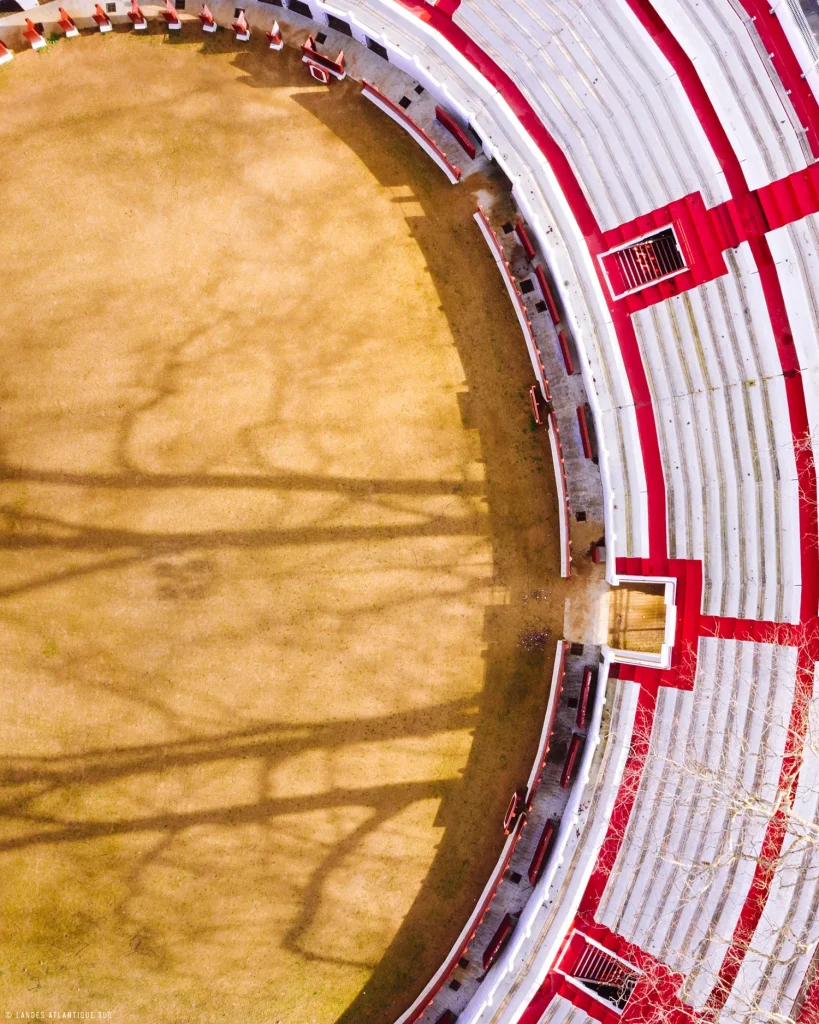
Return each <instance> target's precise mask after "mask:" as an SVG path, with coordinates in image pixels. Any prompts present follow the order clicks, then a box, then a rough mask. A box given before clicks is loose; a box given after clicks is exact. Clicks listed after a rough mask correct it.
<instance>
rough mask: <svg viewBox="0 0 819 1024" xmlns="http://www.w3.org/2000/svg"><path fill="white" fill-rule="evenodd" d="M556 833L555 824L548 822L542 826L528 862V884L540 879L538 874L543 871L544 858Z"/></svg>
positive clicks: (533, 883)
mask: <svg viewBox="0 0 819 1024" xmlns="http://www.w3.org/2000/svg"><path fill="white" fill-rule="evenodd" d="M556 831H557V822H554V821H552V820H551V819H549V821H547V822H546V824H545V825H544V826H543V831H542V832H541V833H540V839H538V841H537V846H536V847H535V852H534V853H533V854H532V859H531V861H530V862H529V884H530V885H535V884H536V883H537V880H538V878H540V872H541V871H542V870H543V865H544V864H545V863H546V857H547V855H548V853H549V850H550V849H551V846H552V841H553V840H554V837H555V832H556Z"/></svg>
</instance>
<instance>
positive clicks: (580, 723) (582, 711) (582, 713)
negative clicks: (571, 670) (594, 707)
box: [577, 665, 592, 729]
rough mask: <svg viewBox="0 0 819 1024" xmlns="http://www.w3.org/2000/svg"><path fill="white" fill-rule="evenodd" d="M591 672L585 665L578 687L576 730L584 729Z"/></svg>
mask: <svg viewBox="0 0 819 1024" xmlns="http://www.w3.org/2000/svg"><path fill="white" fill-rule="evenodd" d="M591 681H592V670H591V669H590V668H589V666H588V665H587V666H586V667H585V668H584V669H583V684H582V686H581V687H580V703H579V704H578V706H577V728H578V729H585V728H586V712H587V711H588V708H589V691H590V690H591Z"/></svg>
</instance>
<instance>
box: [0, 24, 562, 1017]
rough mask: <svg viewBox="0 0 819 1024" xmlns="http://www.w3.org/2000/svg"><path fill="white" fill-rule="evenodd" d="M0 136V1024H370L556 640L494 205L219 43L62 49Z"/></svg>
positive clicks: (292, 62) (445, 896)
mask: <svg viewBox="0 0 819 1024" xmlns="http://www.w3.org/2000/svg"><path fill="white" fill-rule="evenodd" d="M262 42H263V40H262ZM0 104H2V118H0V153H2V160H0V190H2V205H3V225H2V229H0V267H2V291H3V302H2V312H1V313H0V352H1V353H2V360H3V374H2V402H0V514H2V527H3V529H2V535H0V616H1V617H2V622H1V628H0V663H2V674H1V675H0V701H1V702H2V709H3V711H2V719H1V720H0V740H1V741H2V749H3V752H4V755H5V757H4V761H3V765H2V768H3V771H2V787H3V788H2V801H3V802H2V820H0V829H1V830H2V832H1V834H0V898H1V899H2V907H0V1013H3V1012H12V1013H16V1012H18V1011H45V1012H47V1011H49V1010H52V1011H68V1010H74V1011H88V1010H95V1011H113V1018H112V1019H114V1020H116V1021H119V1022H122V1024H131V1022H137V1021H151V1022H166V1021H167V1022H171V1021H173V1022H177V1021H182V1020H192V1021H208V1022H210V1021H240V1020H241V1021H243V1022H257V1021H258V1022H262V1021H264V1022H265V1024H275V1022H277V1021H280V1022H282V1024H311V1022H316V1024H330V1022H332V1021H335V1020H337V1019H341V1020H343V1021H346V1022H355V1024H375V1022H381V1021H385V1022H386V1021H389V1020H391V1019H392V1017H393V1016H394V1015H395V1014H396V1013H397V1012H398V1011H400V1010H401V1009H402V1008H403V1007H404V1006H406V1005H407V1003H408V1002H409V1000H410V998H411V997H412V996H413V995H414V993H415V992H416V991H418V990H419V989H420V987H421V986H422V985H423V984H424V982H425V981H426V980H427V978H428V977H429V976H430V975H431V973H432V971H433V970H434V969H435V967H436V966H437V964H438V963H439V962H440V960H441V958H442V956H443V954H444V953H445V951H446V950H447V949H448V948H449V945H450V943H451V942H452V941H453V939H454V938H455V936H456V935H457V933H458V931H459V930H460V927H461V925H462V923H463V921H464V920H465V918H466V916H467V914H468V913H469V911H470V909H471V907H472V905H473V903H474V900H475V899H476V897H477V895H478V894H479V892H480V890H481V888H482V887H483V885H484V882H485V879H486V877H487V875H488V873H489V871H490V869H491V866H492V864H493V863H494V861H495V859H496V857H497V854H498V851H499V849H500V846H501V844H502V836H501V834H500V819H501V817H502V814H503V809H504V807H505V804H506V802H507V800H508V798H509V794H510V792H511V789H512V788H513V787H514V786H515V785H516V784H519V783H520V782H521V781H523V780H524V779H525V777H526V774H527V771H528V767H529V765H530V763H531V758H532V756H533V753H534V749H535V745H536V738H537V735H538V731H539V728H540V723H541V721H542V713H543V707H544V704H545V698H546V684H545V682H544V678H545V677H546V675H547V674H548V671H549V667H550V666H549V664H548V662H549V657H550V655H549V653H548V651H547V652H542V653H538V652H529V651H526V650H525V649H524V648H523V647H522V646H521V645H520V637H521V635H522V634H523V633H525V632H526V631H527V630H532V629H535V628H539V627H547V628H549V629H550V630H552V634H553V635H554V634H555V633H557V634H558V635H559V632H560V628H561V622H562V601H563V598H562V596H561V593H560V591H559V589H558V588H557V587H556V585H554V581H555V579H556V576H557V521H556V513H555V497H554V485H553V480H552V475H551V470H550V464H549V457H548V449H547V447H546V444H545V438H543V437H541V435H539V434H538V435H535V433H533V430H532V425H531V422H530V415H529V411H528V397H527V395H526V388H527V387H528V385H529V383H530V379H531V369H530V367H529V365H528V362H527V358H526V354H525V348H524V345H523V340H522V338H521V335H520V332H519V329H518V327H517V325H516V323H515V320H514V316H513V314H512V310H511V307H510V305H509V302H508V299H507V297H506V296H505V293H504V291H503V287H502V284H501V281H500V277H499V275H498V272H497V269H496V267H495V265H494V263H493V261H492V259H491V257H490V255H489V252H488V250H487V248H486V246H485V243H484V241H483V239H482V238H481V236H480V234H479V232H478V229H477V227H476V226H475V224H474V223H473V222H472V220H471V213H472V211H473V210H474V203H475V197H474V194H473V192H474V191H475V189H477V188H478V187H479V186H480V187H484V188H485V187H488V183H487V181H485V180H480V181H476V180H474V179H473V180H472V181H470V182H467V183H466V184H463V185H461V186H459V187H457V188H452V187H451V186H450V185H448V183H447V182H446V180H445V179H444V177H443V176H442V175H441V174H440V172H439V171H438V169H437V168H436V167H435V166H434V165H433V164H432V163H430V162H429V161H428V159H427V157H426V156H425V155H424V154H423V153H422V152H421V151H420V150H419V149H417V148H416V147H415V145H414V143H413V142H412V141H411V140H410V139H408V138H407V137H406V136H405V135H404V134H403V133H402V132H401V131H400V130H399V129H398V128H397V127H396V126H394V125H393V124H392V123H391V122H389V121H388V120H387V119H386V118H385V117H384V115H383V114H382V113H381V112H380V111H378V110H377V109H375V108H374V107H372V105H370V104H368V103H367V102H366V101H365V100H363V99H362V98H361V97H360V95H359V88H358V86H357V85H356V84H355V83H354V82H352V81H348V82H345V83H342V84H340V85H339V84H333V86H332V88H331V89H329V90H328V89H325V88H323V87H318V86H315V85H313V84H312V83H311V82H310V79H309V78H308V77H307V76H306V72H305V70H304V68H303V66H302V65H301V64H300V62H299V58H298V55H297V54H296V53H295V52H294V51H290V50H285V51H284V52H283V53H281V54H275V53H270V52H269V51H267V50H266V49H264V48H262V47H261V46H256V45H255V44H252V45H251V47H250V48H249V49H242V50H241V51H237V50H236V47H235V44H233V43H232V41H230V40H229V39H228V38H226V34H224V33H220V34H219V35H218V36H217V37H216V38H215V39H214V40H208V41H206V42H205V43H204V44H203V43H202V42H201V36H200V34H199V33H198V32H197V31H196V30H195V29H192V28H191V29H186V31H185V33H183V39H182V40H181V41H178V42H177V41H174V42H172V43H169V42H167V41H166V35H165V34H163V33H162V32H161V30H160V29H159V28H158V27H156V26H152V27H151V30H150V33H149V34H148V35H147V37H135V36H133V35H132V34H128V33H125V32H115V33H112V34H111V35H110V36H106V37H101V36H99V35H98V34H94V35H93V36H92V35H86V36H83V37H82V38H80V39H76V40H72V41H68V42H66V41H61V42H59V43H57V44H56V45H53V46H49V47H48V49H47V51H44V52H42V53H37V54H35V53H31V52H29V53H25V54H21V55H19V56H18V57H17V59H16V60H15V61H14V62H13V63H12V64H11V65H9V66H7V67H4V68H2V69H0ZM550 588H551V589H550ZM535 593H537V594H538V595H539V597H534V596H533V595H534V594H535ZM550 595H551V596H550ZM524 598H527V600H525V601H524ZM550 647H551V643H550Z"/></svg>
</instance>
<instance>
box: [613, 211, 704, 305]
mask: <svg viewBox="0 0 819 1024" xmlns="http://www.w3.org/2000/svg"><path fill="white" fill-rule="evenodd" d="M600 260H601V262H602V264H603V269H604V271H605V273H606V279H607V280H608V283H609V287H610V289H611V292H612V295H613V296H614V297H615V298H620V297H621V296H623V295H629V294H630V293H631V292H636V291H639V290H640V289H641V288H646V287H647V286H648V285H650V284H656V283H657V282H658V281H663V280H665V279H666V278H667V277H673V276H674V275H675V274H679V273H680V272H681V271H683V270H685V269H686V262H685V257H684V256H683V254H682V250H681V248H680V243H679V240H678V238H677V234H676V232H675V230H674V228H673V227H670V226H669V227H667V228H663V230H662V231H655V232H654V233H653V234H651V235H646V236H644V237H643V238H638V239H636V240H635V241H634V242H630V243H629V244H628V245H624V246H621V247H620V248H619V249H614V250H612V252H607V253H604V254H603V255H602V256H601V257H600Z"/></svg>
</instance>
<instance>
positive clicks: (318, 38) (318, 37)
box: [316, 32, 327, 46]
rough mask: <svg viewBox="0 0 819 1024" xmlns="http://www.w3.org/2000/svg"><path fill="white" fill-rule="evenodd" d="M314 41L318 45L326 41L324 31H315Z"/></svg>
mask: <svg viewBox="0 0 819 1024" xmlns="http://www.w3.org/2000/svg"><path fill="white" fill-rule="evenodd" d="M316 42H317V43H318V44H319V46H321V44H322V43H326V42H327V36H326V34H325V33H324V32H317V33H316Z"/></svg>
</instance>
